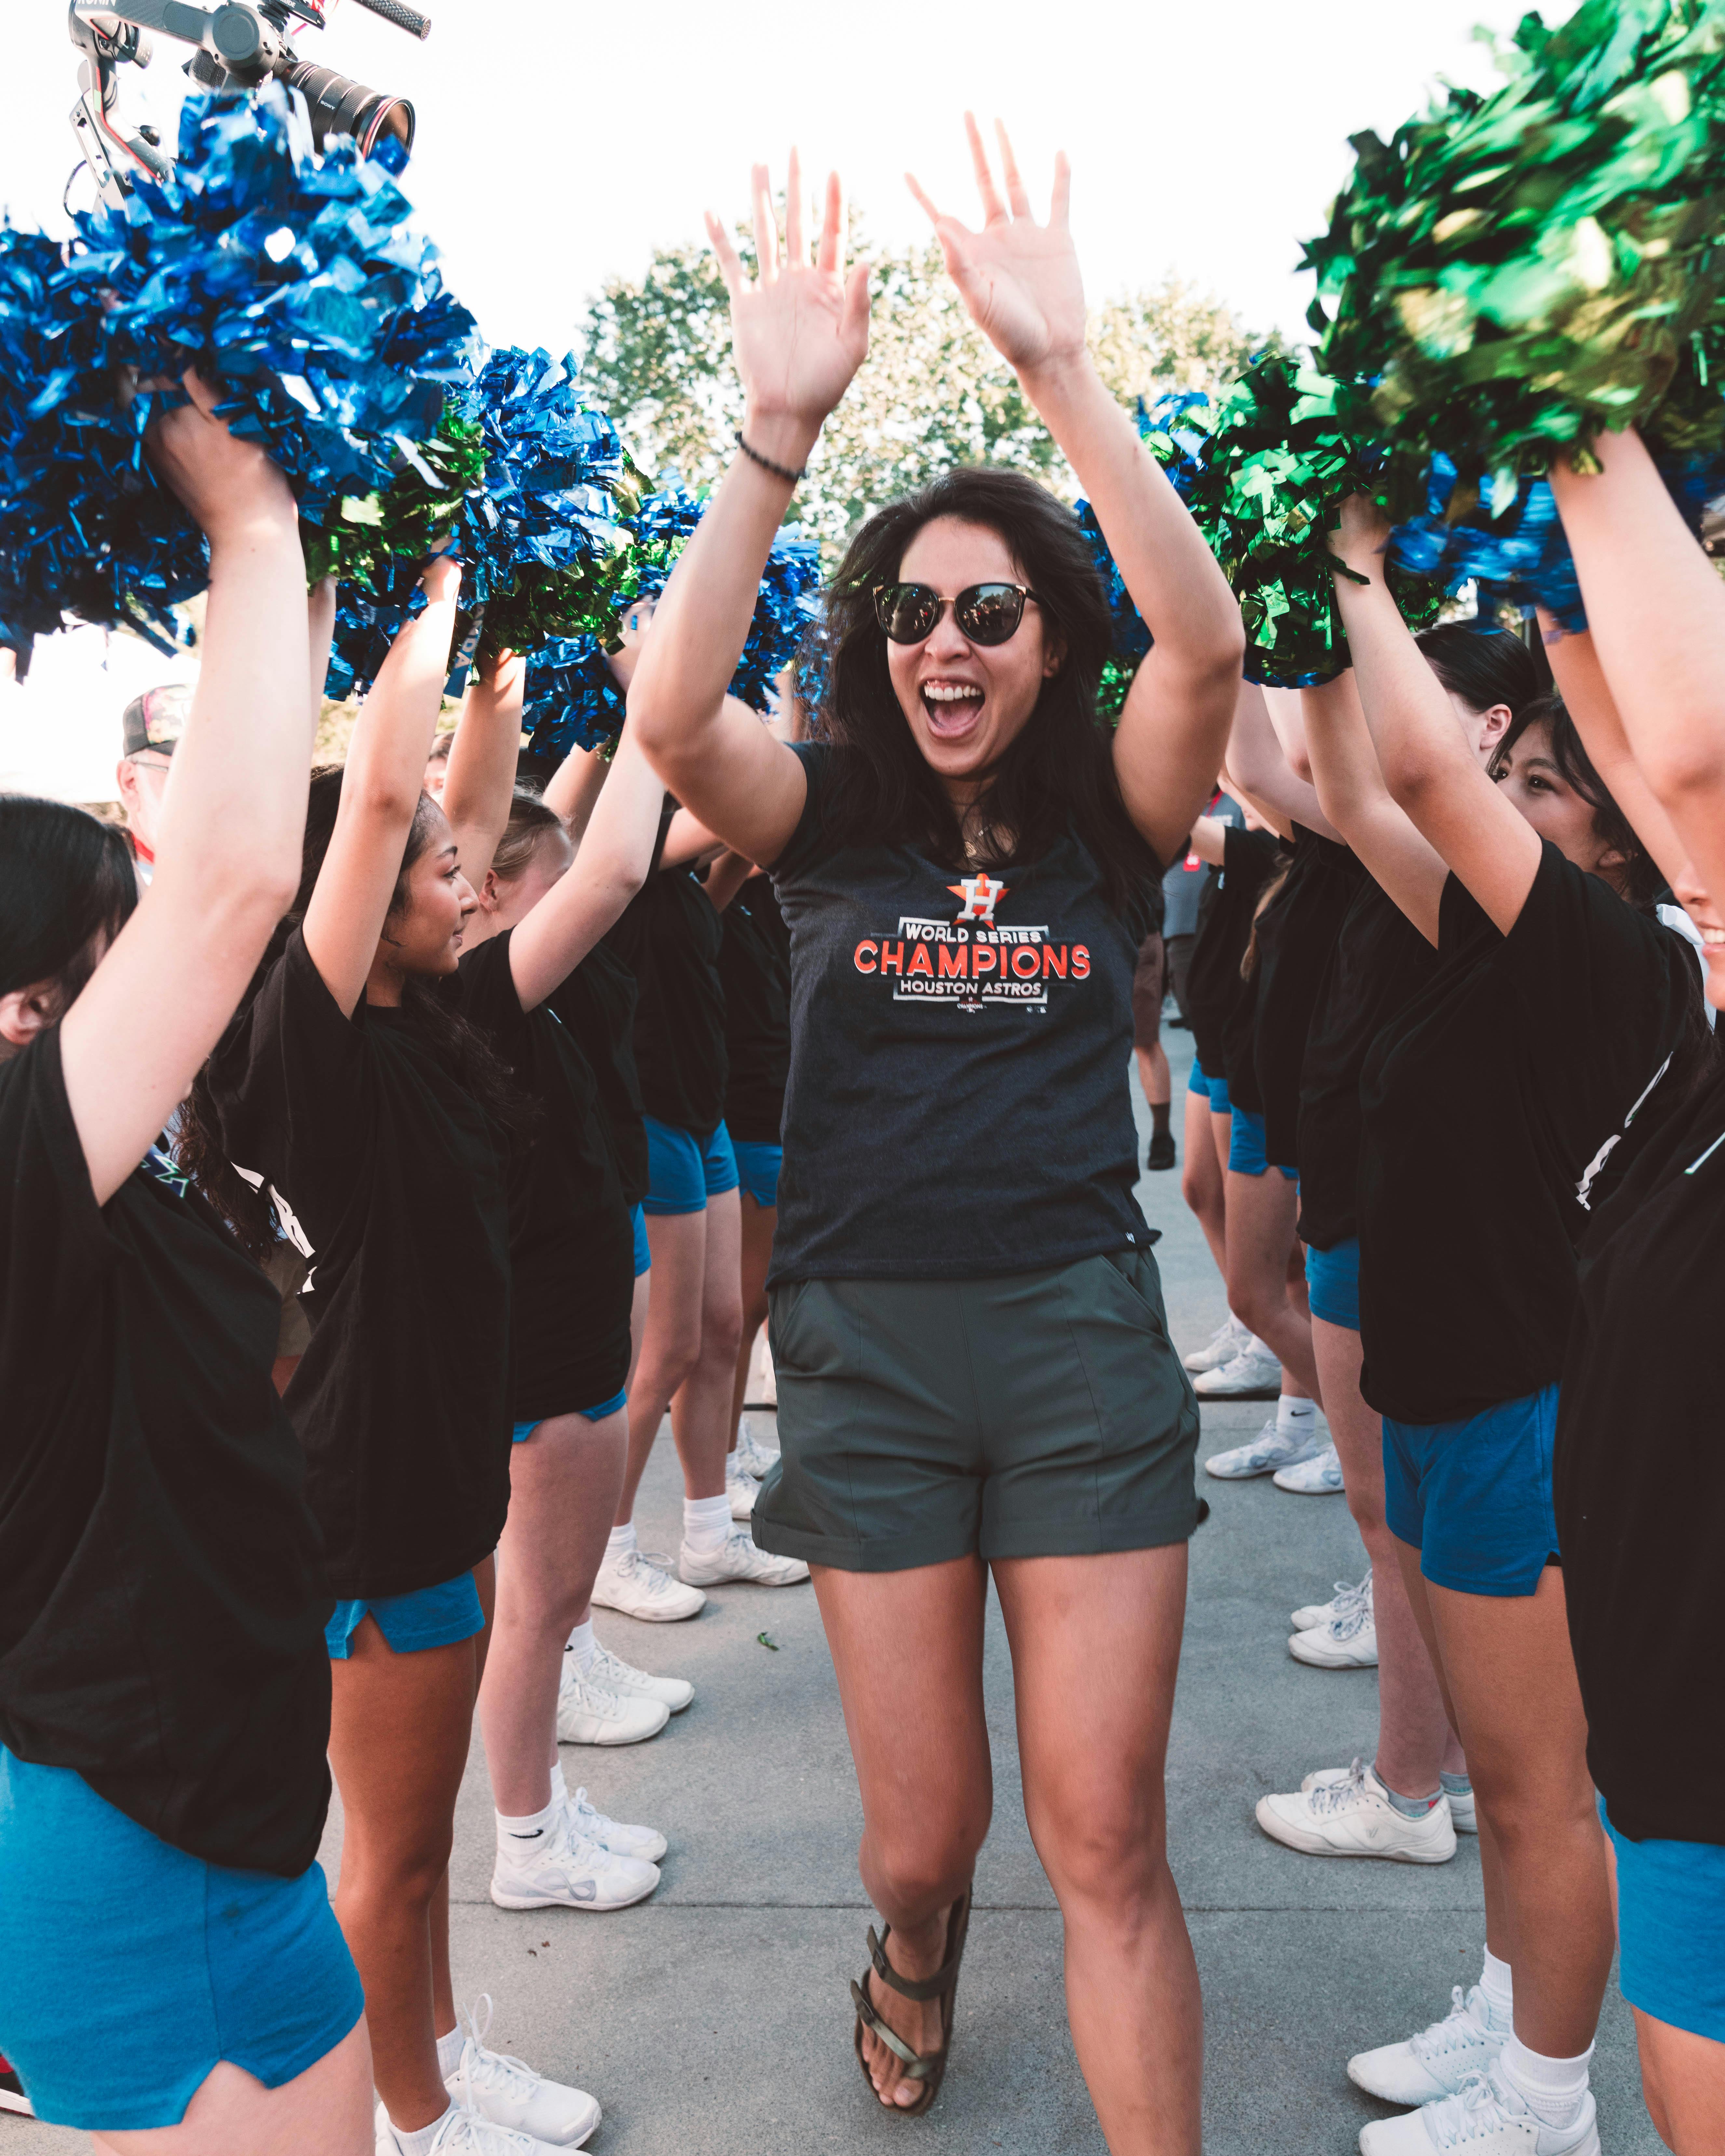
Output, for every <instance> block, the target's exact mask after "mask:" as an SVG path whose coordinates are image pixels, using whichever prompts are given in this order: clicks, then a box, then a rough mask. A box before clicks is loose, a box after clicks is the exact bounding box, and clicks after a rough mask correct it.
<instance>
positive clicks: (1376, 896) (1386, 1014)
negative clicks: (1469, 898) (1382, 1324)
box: [1298, 876, 1438, 1250]
mask: <svg viewBox="0 0 1725 2156" xmlns="http://www.w3.org/2000/svg"><path fill="white" fill-rule="evenodd" d="M1437 968H1438V954H1437V952H1436V951H1435V949H1434V948H1433V947H1432V946H1431V945H1430V943H1428V942H1426V940H1425V937H1423V936H1422V935H1421V934H1420V931H1419V930H1418V929H1417V928H1416V927H1414V924H1413V922H1412V921H1409V918H1408V916H1407V915H1406V914H1405V913H1404V912H1403V911H1402V910H1401V908H1400V907H1399V906H1398V905H1397V904H1396V902H1395V901H1394V899H1393V898H1391V897H1390V896H1389V893H1388V892H1387V891H1384V888H1383V886H1382V885H1380V884H1378V883H1376V882H1374V881H1373V880H1372V878H1371V877H1369V876H1367V877H1365V878H1364V879H1363V881H1362V882H1361V884H1360V886H1359V888H1358V891H1356V892H1355V894H1354V897H1353V903H1352V905H1350V906H1349V907H1348V912H1347V915H1346V917H1345V918H1344V919H1343V923H1342V927H1341V932H1340V933H1339V934H1338V935H1337V938H1336V944H1335V948H1334V950H1333V951H1332V952H1331V954H1330V963H1329V967H1328V969H1327V972H1326V973H1325V975H1324V978H1323V984H1322V988H1320V989H1319V991H1318V998H1317V1008H1316V1009H1315V1010H1314V1011H1313V1012H1312V1024H1311V1028H1310V1030H1309V1031H1308V1032H1307V1036H1306V1058H1305V1061H1304V1063H1303V1065H1301V1078H1300V1134H1299V1161H1298V1166H1299V1169H1300V1240H1301V1241H1302V1242H1304V1243H1309V1244H1310V1245H1312V1248H1313V1249H1314V1250H1334V1249H1335V1247H1336V1245H1337V1244H1338V1243H1345V1242H1346V1241H1348V1239H1349V1237H1350V1236H1353V1235H1358V1233H1359V1204H1358V1186H1359V1159H1360V1142H1361V1135H1362V1129H1363V1117H1362V1111H1361V1108H1360V1098H1359V1081H1360V1073H1361V1071H1362V1070H1363V1069H1364V1067H1365V1061H1366V1058H1367V1056H1368V1055H1369V1054H1370V1053H1371V1048H1372V1043H1373V1041H1374V1040H1375V1039H1377V1038H1378V1034H1380V1033H1381V1032H1382V1031H1383V1029H1384V1027H1385V1026H1386V1025H1387V1024H1389V1021H1390V1020H1391V1019H1393V1018H1394V1016H1395V1014H1396V1013H1397V1012H1398V1011H1399V1010H1400V1009H1402V1008H1403V1006H1404V1004H1409V1003H1410V1002H1411V1001H1412V1000H1413V998H1414V997H1415V996H1416V995H1418V994H1419V993H1420V991H1421V989H1423V988H1425V986H1426V984H1427V983H1428V982H1430V980H1431V979H1432V978H1433V977H1434V976H1435V973H1436V972H1437Z"/></svg>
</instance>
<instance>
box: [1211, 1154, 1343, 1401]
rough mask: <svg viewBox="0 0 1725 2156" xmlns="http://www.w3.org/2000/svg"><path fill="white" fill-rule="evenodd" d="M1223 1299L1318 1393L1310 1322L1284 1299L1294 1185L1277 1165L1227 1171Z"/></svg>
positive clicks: (1294, 1205)
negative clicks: (1260, 1170)
mask: <svg viewBox="0 0 1725 2156" xmlns="http://www.w3.org/2000/svg"><path fill="white" fill-rule="evenodd" d="M1225 1202H1226V1204H1227V1209H1228V1302H1229V1306H1230V1309H1232V1310H1233V1312H1234V1313H1235V1316H1236V1317H1238V1318H1239V1319H1240V1322H1241V1323H1242V1324H1244V1325H1250V1327H1251V1328H1252V1330H1253V1332H1255V1333H1256V1334H1257V1336H1258V1337H1259V1338H1260V1340H1261V1341H1262V1342H1264V1344H1265V1346H1266V1347H1268V1348H1269V1349H1270V1351H1271V1353H1272V1354H1273V1355H1274V1356H1275V1357H1276V1359H1277V1360H1278V1361H1279V1362H1280V1363H1281V1366H1282V1368H1283V1369H1285V1370H1286V1371H1288V1372H1290V1373H1291V1375H1292V1376H1294V1377H1296V1378H1298V1380H1299V1381H1300V1383H1301V1385H1303V1386H1304V1387H1305V1389H1306V1390H1307V1393H1308V1394H1310V1395H1311V1396H1312V1399H1320V1398H1321V1397H1322V1394H1321V1392H1320V1389H1319V1386H1318V1379H1317V1362H1316V1361H1315V1360H1314V1358H1313V1356H1312V1325H1311V1321H1310V1320H1309V1319H1304V1318H1302V1317H1301V1316H1300V1314H1299V1312H1297V1311H1296V1309H1295V1308H1294V1306H1293V1305H1292V1303H1291V1302H1290V1301H1289V1299H1288V1252H1289V1250H1290V1248H1291V1245H1292V1243H1293V1240H1294V1219H1295V1216H1296V1214H1297V1212H1298V1210H1299V1204H1300V1199H1299V1187H1298V1185H1297V1184H1296V1183H1292V1182H1291V1181H1290V1179H1289V1178H1287V1177H1286V1176H1285V1175H1284V1174H1283V1173H1282V1172H1281V1169H1280V1168H1268V1169H1266V1171H1265V1173H1263V1174H1262V1175H1242V1174H1240V1173H1239V1172H1238V1171H1237V1170H1235V1169H1234V1168H1230V1169H1229V1171H1228V1194H1227V1199H1226V1201H1225Z"/></svg>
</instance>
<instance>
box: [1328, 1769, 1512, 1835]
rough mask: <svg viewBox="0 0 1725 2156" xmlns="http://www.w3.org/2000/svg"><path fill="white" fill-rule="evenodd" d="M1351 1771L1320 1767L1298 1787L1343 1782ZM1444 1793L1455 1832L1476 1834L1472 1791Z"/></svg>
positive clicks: (1476, 1812)
mask: <svg viewBox="0 0 1725 2156" xmlns="http://www.w3.org/2000/svg"><path fill="white" fill-rule="evenodd" d="M1351 1771H1352V1769H1351V1768H1347V1767H1320V1768H1318V1770H1317V1773H1316V1774H1308V1775H1307V1777H1306V1779H1305V1780H1304V1781H1303V1782H1301V1784H1300V1787H1301V1789H1316V1788H1317V1785H1318V1784H1319V1783H1320V1782H1345V1781H1346V1780H1347V1779H1348V1774H1350V1773H1351ZM1444 1794H1445V1796H1446V1797H1447V1798H1448V1799H1450V1825H1451V1826H1452V1827H1454V1828H1455V1831H1456V1833H1457V1834H1477V1833H1478V1832H1479V1830H1480V1815H1479V1811H1478V1809H1477V1808H1476V1805H1475V1804H1474V1800H1473V1791H1472V1790H1471V1789H1468V1790H1466V1791H1464V1792H1462V1793H1461V1794H1457V1792H1456V1791H1455V1790H1454V1789H1445V1791H1444Z"/></svg>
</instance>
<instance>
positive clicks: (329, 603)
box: [305, 577, 336, 740]
mask: <svg viewBox="0 0 1725 2156" xmlns="http://www.w3.org/2000/svg"><path fill="white" fill-rule="evenodd" d="M305 613H306V626H307V628H308V629H309V630H310V632H311V731H312V738H313V739H314V740H316V736H317V728H318V726H319V725H320V724H321V721H322V718H323V685H324V682H325V680H326V679H327V678H328V675H329V670H330V646H331V644H333V643H334V641H335V638H336V580H335V578H334V577H324V578H323V579H322V580H321V582H320V583H315V584H314V585H313V586H312V587H311V593H310V595H309V596H308V598H307V599H306V602H305Z"/></svg>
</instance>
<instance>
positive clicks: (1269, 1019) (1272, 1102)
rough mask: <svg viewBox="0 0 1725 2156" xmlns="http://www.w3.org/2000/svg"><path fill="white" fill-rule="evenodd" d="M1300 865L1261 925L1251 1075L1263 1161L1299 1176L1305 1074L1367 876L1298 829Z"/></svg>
mask: <svg viewBox="0 0 1725 2156" xmlns="http://www.w3.org/2000/svg"><path fill="white" fill-rule="evenodd" d="M1294 834H1295V844H1294V865H1293V866H1292V868H1291V869H1290V870H1288V880H1287V881H1286V883H1285V884H1284V885H1282V887H1281V890H1280V891H1277V893H1276V896H1275V897H1274V898H1273V899H1271V901H1270V903H1269V904H1268V905H1267V906H1266V907H1265V909H1264V911H1263V913H1262V915H1261V916H1260V918H1259V921H1258V973H1257V978H1258V999H1257V1008H1256V1011H1255V1015H1254V1018H1253V1021H1252V1068H1253V1071H1254V1073H1255V1076H1256V1080H1257V1091H1258V1098H1259V1099H1260V1101H1262V1102H1263V1116H1264V1153H1265V1158H1266V1159H1267V1160H1268V1161H1269V1163H1270V1165H1271V1167H1272V1168H1297V1167H1298V1166H1299V1164H1300V1161H1299V1147H1298V1139H1299V1131H1300V1071H1301V1065H1303V1064H1304V1062H1305V1060H1306V1041H1307V1034H1309V1033H1310V1031H1311V1029H1312V1012H1313V1011H1314V1010H1315V1009H1317V998H1318V991H1319V989H1320V988H1322V985H1323V978H1324V974H1325V973H1326V972H1327V969H1328V967H1329V962H1330V954H1331V952H1332V951H1333V950H1334V949H1335V947H1336V938H1337V936H1338V935H1339V934H1340V933H1341V931H1342V922H1343V917H1344V916H1345V915H1346V913H1347V911H1348V906H1350V905H1351V904H1352V902H1353V895H1354V893H1355V892H1356V891H1358V889H1359V885H1360V879H1361V877H1362V876H1363V875H1364V874H1365V871H1364V870H1363V868H1362V867H1361V866H1360V864H1359V862H1358V860H1356V858H1355V857H1354V855H1353V853H1352V852H1351V851H1350V850H1348V847H1346V846H1338V845H1337V844H1336V843H1335V841H1334V840H1333V839H1322V838H1320V837H1319V836H1318V834H1317V832H1315V831H1308V830H1306V829H1303V828H1302V827H1301V826H1300V825H1299V824H1296V825H1295V827H1294Z"/></svg>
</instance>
